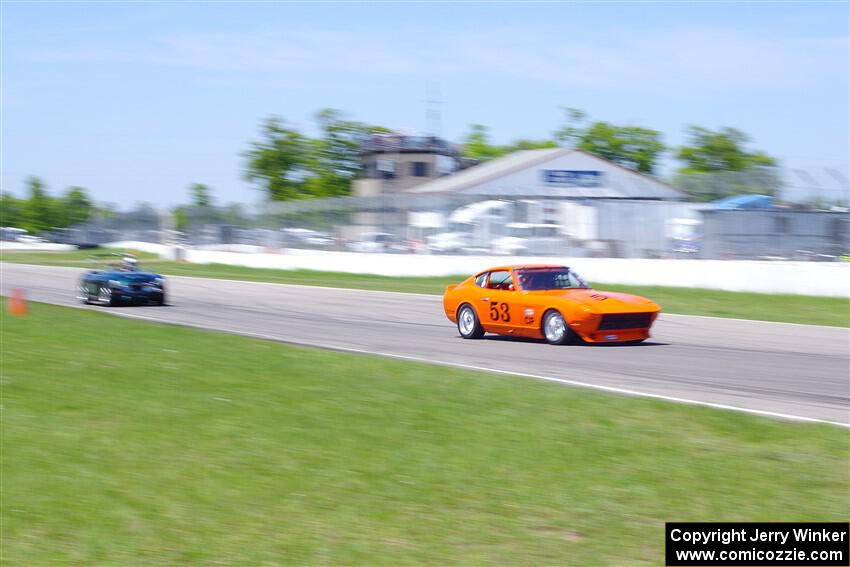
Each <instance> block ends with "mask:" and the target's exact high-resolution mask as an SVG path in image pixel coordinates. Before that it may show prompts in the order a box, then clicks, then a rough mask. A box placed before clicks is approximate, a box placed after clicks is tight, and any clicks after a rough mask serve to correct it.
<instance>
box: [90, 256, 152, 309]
mask: <svg viewBox="0 0 850 567" xmlns="http://www.w3.org/2000/svg"><path fill="white" fill-rule="evenodd" d="M93 259H94V260H99V261H100V262H101V263H102V264H105V265H103V266H100V267H98V268H96V269H93V270H89V271H88V272H86V273H85V274H84V275H83V278H82V280H80V289H79V296H78V298H79V300H80V301H82V302H83V303H96V304H98V305H110V306H114V305H123V304H140V303H143V304H153V305H165V278H163V277H162V276H161V275H159V274H152V273H149V272H143V271H141V270H140V269H139V264H138V261H137V260H136V258H135V257H134V256H132V255H129V254H102V255H99V256H95V257H94V258H93ZM109 259H113V260H117V261H114V262H111V263H110V262H109Z"/></svg>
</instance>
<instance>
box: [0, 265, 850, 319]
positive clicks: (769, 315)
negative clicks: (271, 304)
mask: <svg viewBox="0 0 850 567" xmlns="http://www.w3.org/2000/svg"><path fill="white" fill-rule="evenodd" d="M89 256H91V251H85V250H83V251H76V252H8V251H4V252H3V253H2V254H0V260H2V261H5V262H20V263H27V264H47V265H56V266H86V265H89V264H90V261H89V260H88V258H89ZM140 259H141V262H142V265H143V267H144V268H145V269H148V270H151V271H155V272H158V273H162V274H166V275H174V276H196V277H206V278H225V279H240V280H250V281H261V282H271V283H290V284H302V285H321V286H328V287H348V288H357V289H374V290H382V291H401V292H409V293H432V294H442V293H443V291H444V290H445V287H446V285H448V284H450V283H457V282H458V281H460V280H462V279H463V276H448V277H404V278H396V277H382V276H373V275H365V274H346V273H337V272H315V271H309V270H270V269H262V268H245V267H242V266H229V265H223V264H187V263H179V262H170V261H164V260H159V259H158V258H157V257H156V256H154V255H152V254H140ZM593 284H594V286H595V287H598V288H599V289H606V290H609V291H623V292H628V293H635V294H638V295H644V296H647V297H650V298H652V299H653V300H654V301H656V302H657V303H659V304H660V305H661V306H662V308H663V309H664V311H666V312H668V313H682V314H686V315H710V316H714V317H735V318H739V319H759V320H762V321H783V322H787V323H808V324H813V325H833V326H837V327H847V326H850V298H832V297H811V296H802V295H770V294H762V293H740V292H728V291H717V290H711V289H694V288H675V287H661V286H632V285H617V284H606V283H599V282H593Z"/></svg>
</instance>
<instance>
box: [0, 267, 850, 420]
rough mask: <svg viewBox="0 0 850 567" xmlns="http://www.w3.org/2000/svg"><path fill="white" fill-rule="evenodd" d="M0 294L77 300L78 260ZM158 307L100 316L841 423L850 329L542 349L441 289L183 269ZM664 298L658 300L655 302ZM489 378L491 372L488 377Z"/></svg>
mask: <svg viewBox="0 0 850 567" xmlns="http://www.w3.org/2000/svg"><path fill="white" fill-rule="evenodd" d="M0 270H2V293H3V294H4V295H8V293H9V290H10V289H11V288H22V289H23V290H24V291H25V293H26V297H27V298H28V299H30V300H35V301H41V302H45V303H53V304H57V305H76V306H80V304H79V301H78V300H77V299H76V298H75V296H76V293H77V284H78V280H79V276H80V274H81V273H82V272H83V270H81V269H77V268H60V267H49V266H30V265H23V264H8V263H2V264H0ZM167 285H168V294H169V296H168V302H169V303H170V305H169V306H166V307H155V306H150V307H131V306H128V307H113V308H108V307H96V306H89V307H85V308H86V309H94V310H97V311H101V312H104V313H111V314H116V315H121V316H126V317H131V318H140V319H146V320H151V321H159V322H163V323H176V324H181V325H188V326H193V327H199V328H204V329H215V330H220V331H225V332H231V333H238V334H244V335H250V336H256V337H263V338H268V339H274V340H279V341H285V342H290V343H298V344H303V345H309V346H317V347H322V348H332V349H339V350H348V351H354V352H364V353H374V354H379V355H383V356H393V357H398V358H402V359H410V360H419V361H424V362H432V363H436V364H448V365H453V366H460V367H466V368H473V369H477V370H488V371H495V372H496V373H510V374H520V375H525V376H529V377H533V378H539V379H548V380H553V381H557V382H564V383H566V384H573V385H581V386H591V387H596V388H601V389H607V390H613V391H615V392H621V393H627V394H640V395H649V396H657V397H662V398H665V399H674V400H675V401H679V402H690V403H701V404H708V405H717V406H723V407H726V406H728V407H733V408H736V409H741V410H746V411H751V412H756V413H765V414H768V415H776V416H777V417H786V418H789V417H792V418H802V419H810V420H821V421H828V422H832V423H837V424H842V425H845V426H846V425H848V424H850V331H848V329H842V328H836V327H819V326H812V325H794V324H787V323H765V322H760V321H742V320H735V319H720V318H711V317H695V316H686V315H670V314H662V316H661V318H660V319H659V321H658V322H657V323H656V324H655V326H654V327H653V338H652V339H650V340H648V341H647V342H645V343H643V344H640V345H627V346H620V345H601V346H588V345H569V346H560V347H556V346H550V345H547V344H545V343H543V342H536V341H528V340H521V339H515V338H506V337H498V336H493V335H487V336H486V337H485V338H484V339H482V340H478V341H468V340H463V339H461V338H460V337H459V336H458V334H457V330H456V329H455V327H454V325H453V324H452V323H451V322H450V321H448V320H447V319H446V318H445V316H444V314H443V310H442V302H441V298H440V297H438V296H427V295H416V294H404V293H390V292H376V291H363V290H353V289H329V288H320V287H309V286H293V285H280V284H265V283H253V282H237V281H228V280H215V279H200V278H186V277H169V278H168V283H167ZM662 307H663V306H662ZM493 379H494V380H498V379H499V375H498V374H495V375H494V376H493Z"/></svg>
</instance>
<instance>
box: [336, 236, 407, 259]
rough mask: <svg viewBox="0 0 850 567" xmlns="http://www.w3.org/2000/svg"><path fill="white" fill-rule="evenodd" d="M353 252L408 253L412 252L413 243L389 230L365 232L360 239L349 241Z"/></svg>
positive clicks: (349, 247) (349, 246)
mask: <svg viewBox="0 0 850 567" xmlns="http://www.w3.org/2000/svg"><path fill="white" fill-rule="evenodd" d="M348 249H349V250H351V251H352V252H373V253H379V254H380V253H406V252H412V251H413V247H412V245H411V244H410V243H409V242H407V241H404V240H401V239H400V238H398V237H397V236H396V235H394V234H391V233H389V232H364V233H363V234H361V235H360V239H359V240H355V241H354V242H349V243H348Z"/></svg>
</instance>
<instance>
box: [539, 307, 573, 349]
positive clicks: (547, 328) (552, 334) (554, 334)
mask: <svg viewBox="0 0 850 567" xmlns="http://www.w3.org/2000/svg"><path fill="white" fill-rule="evenodd" d="M559 330H560V332H558V331H559ZM540 331H541V332H542V333H543V338H544V339H546V342H547V343H549V344H550V345H566V344H569V343H572V342H574V341H575V337H576V334H575V332H574V331H573V330H572V329H570V325H569V324H568V323H567V320H566V319H564V316H563V315H561V314H560V313H559V312H558V311H556V310H554V309H550V310H549V311H547V312H546V313H545V314H544V315H543V321H542V322H541V323H540Z"/></svg>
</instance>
